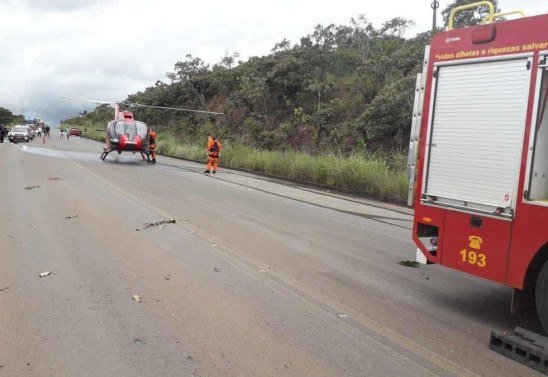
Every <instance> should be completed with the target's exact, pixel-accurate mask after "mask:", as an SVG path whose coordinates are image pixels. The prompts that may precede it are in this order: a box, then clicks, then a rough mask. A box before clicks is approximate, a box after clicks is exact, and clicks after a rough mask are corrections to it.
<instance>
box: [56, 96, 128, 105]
mask: <svg viewBox="0 0 548 377" xmlns="http://www.w3.org/2000/svg"><path fill="white" fill-rule="evenodd" d="M61 98H62V99H64V100H67V101H81V102H91V103H97V104H100V105H116V104H117V103H120V102H115V101H97V100H93V99H85V98H68V97H61Z"/></svg>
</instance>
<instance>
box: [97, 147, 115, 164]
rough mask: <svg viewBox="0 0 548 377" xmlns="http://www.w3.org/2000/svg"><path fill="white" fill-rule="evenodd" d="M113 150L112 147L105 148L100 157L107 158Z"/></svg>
mask: <svg viewBox="0 0 548 377" xmlns="http://www.w3.org/2000/svg"><path fill="white" fill-rule="evenodd" d="M110 152H112V149H110V148H103V153H101V157H99V158H100V159H101V160H103V161H105V158H107V155H108V154H109V153H110Z"/></svg>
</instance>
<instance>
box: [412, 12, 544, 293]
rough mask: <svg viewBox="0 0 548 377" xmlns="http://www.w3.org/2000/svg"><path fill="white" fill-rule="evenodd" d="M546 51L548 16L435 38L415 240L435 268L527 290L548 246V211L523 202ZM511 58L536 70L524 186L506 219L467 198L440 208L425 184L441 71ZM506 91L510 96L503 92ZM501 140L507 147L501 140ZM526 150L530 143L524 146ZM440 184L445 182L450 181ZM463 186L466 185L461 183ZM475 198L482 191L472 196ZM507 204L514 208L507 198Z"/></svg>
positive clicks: (525, 126) (531, 76) (524, 129)
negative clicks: (531, 269)
mask: <svg viewBox="0 0 548 377" xmlns="http://www.w3.org/2000/svg"><path fill="white" fill-rule="evenodd" d="M544 50H548V15H540V16H534V17H527V18H522V19H517V20H512V21H503V22H500V23H496V24H490V25H483V26H477V27H471V28H464V29H455V30H450V31H446V32H441V33H438V34H436V35H435V36H434V37H433V40H432V43H431V46H430V56H429V59H428V71H427V75H428V77H427V80H426V83H425V93H424V106H423V112H422V121H421V133H420V140H419V152H418V157H417V161H416V174H417V178H416V181H415V182H416V188H415V200H414V202H415V219H414V227H413V240H414V242H415V243H416V244H417V246H418V247H419V249H420V250H421V251H422V252H423V253H424V254H425V256H426V257H427V259H428V260H429V261H430V262H434V263H440V264H442V265H446V266H448V267H451V268H454V269H458V270H461V271H465V272H468V273H471V274H473V275H477V276H481V277H484V278H487V279H490V280H494V281H497V282H501V283H506V284H508V285H511V286H514V287H517V288H521V287H523V280H524V277H525V274H526V272H527V268H528V266H529V263H530V261H531V260H532V259H533V258H534V256H535V254H536V253H537V251H538V250H539V249H540V248H541V247H542V246H543V245H545V244H546V243H547V242H548V206H540V205H535V204H531V203H527V202H525V203H524V202H523V199H522V198H523V193H524V187H525V186H524V180H526V179H527V178H526V171H527V167H528V166H527V165H528V162H527V155H528V139H529V133H530V130H531V122H532V111H533V105H532V103H533V102H534V98H535V94H534V93H536V73H537V72H536V71H538V70H539V69H538V54H539V51H544ZM505 58H509V59H511V58H520V59H522V58H524V59H525V60H524V62H523V63H524V69H526V70H527V71H528V72H527V74H526V76H523V81H522V82H524V83H525V85H527V86H525V91H524V92H522V93H523V96H525V97H528V100H529V102H528V103H527V109H526V114H525V112H524V113H523V116H522V118H519V119H520V120H519V121H520V122H521V127H520V128H519V129H518V128H516V129H515V130H513V131H512V132H513V134H514V136H515V137H516V138H518V145H517V147H516V148H515V153H516V155H519V159H518V160H517V163H516V165H517V166H516V169H515V170H516V171H515V177H516V179H515V182H516V183H515V186H514V187H513V190H512V192H511V195H509V196H510V197H509V200H510V201H511V204H512V205H511V206H509V207H508V208H509V210H508V211H507V213H504V214H503V215H504V216H501V214H500V213H499V211H498V210H497V209H495V210H494V211H493V212H489V208H484V207H481V206H478V207H477V208H466V206H467V205H469V203H467V202H466V201H465V199H463V198H449V199H450V200H449V201H448V202H447V203H437V202H435V200H437V199H438V197H437V196H436V195H433V196H432V199H433V200H434V202H433V203H432V202H428V201H427V199H426V198H425V197H423V196H422V194H424V193H425V190H424V189H423V185H424V184H425V182H426V176H425V174H426V172H425V170H426V169H427V168H428V163H429V161H428V157H431V156H429V154H428V149H427V148H428V146H427V143H428V140H427V139H428V137H429V132H430V126H431V124H432V121H433V119H432V114H431V113H432V111H433V110H434V116H435V101H434V99H435V98H433V96H435V93H434V91H433V90H432V89H435V88H436V87H435V85H433V83H435V80H436V78H435V77H434V66H435V65H436V66H439V65H440V63H442V65H444V64H446V63H449V62H451V63H452V62H453V61H455V62H456V61H460V62H464V61H467V60H470V61H472V59H474V60H477V61H482V59H486V60H489V59H499V60H504V59H505ZM442 69H443V68H442ZM480 79H481V78H480ZM486 85H488V83H487V82H486ZM501 90H504V89H503V88H502V87H501ZM516 93H518V92H516ZM524 100H525V98H524ZM487 102H488V101H487ZM446 103H448V102H447V101H446ZM517 105H520V106H521V104H517ZM461 118H462V117H459V114H455V120H456V121H457V122H458V120H460V119H461ZM516 119H517V117H516ZM463 124H464V123H463ZM490 124H493V123H490ZM516 131H518V132H516ZM434 132H435V130H434ZM455 137H456V135H455ZM493 140H497V141H498V140H500V135H496V134H495V135H494V137H493ZM519 143H523V146H522V145H521V144H519ZM478 156H479V155H478ZM486 156H489V154H486ZM442 168H443V166H442ZM440 171H441V170H440ZM493 173H495V174H496V173H497V172H496V171H494V172H493ZM518 173H519V176H518ZM447 177H450V176H449V175H448V176H447ZM477 179H478V180H479V181H482V180H484V177H482V176H478V177H477ZM438 182H439V183H441V184H443V183H444V181H443V180H440V181H438ZM455 182H456V183H457V184H458V181H455ZM478 187H479V186H478ZM427 188H428V187H427ZM471 194H474V192H473V191H471ZM503 198H504V201H506V198H505V197H504V196H503ZM452 199H457V201H458V200H459V199H462V201H461V207H460V208H455V206H454V205H453V204H454V203H452V202H451V200H452ZM421 200H422V201H421ZM480 204H482V203H480ZM487 204H489V203H487ZM490 204H491V205H492V207H498V206H501V203H498V202H490ZM547 204H548V203H547Z"/></svg>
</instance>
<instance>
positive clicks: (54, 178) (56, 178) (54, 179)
mask: <svg viewBox="0 0 548 377" xmlns="http://www.w3.org/2000/svg"><path fill="white" fill-rule="evenodd" d="M60 179H61V178H59V177H50V178H48V180H49V181H58V180H60Z"/></svg>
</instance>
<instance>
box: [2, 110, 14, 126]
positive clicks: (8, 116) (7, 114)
mask: <svg viewBox="0 0 548 377" xmlns="http://www.w3.org/2000/svg"><path fill="white" fill-rule="evenodd" d="M12 119H13V113H12V112H11V111H10V110H8V109H5V108H3V107H0V124H8V123H10V122H11V120H12Z"/></svg>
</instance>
